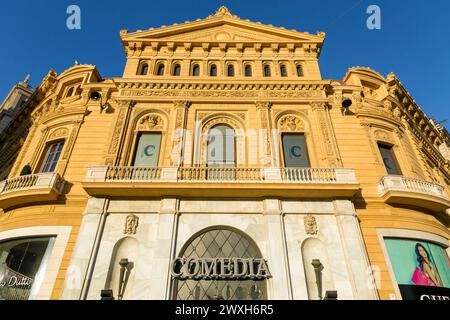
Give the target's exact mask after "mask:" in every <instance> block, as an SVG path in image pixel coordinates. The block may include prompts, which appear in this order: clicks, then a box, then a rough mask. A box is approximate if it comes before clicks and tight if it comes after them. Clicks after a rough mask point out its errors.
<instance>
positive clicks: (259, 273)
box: [171, 258, 272, 280]
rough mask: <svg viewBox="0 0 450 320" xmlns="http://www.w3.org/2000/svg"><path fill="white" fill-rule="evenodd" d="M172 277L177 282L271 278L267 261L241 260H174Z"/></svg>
mask: <svg viewBox="0 0 450 320" xmlns="http://www.w3.org/2000/svg"><path fill="white" fill-rule="evenodd" d="M171 272H172V277H173V278H174V279H178V280H185V279H194V280H228V279H234V280H247V279H252V280H263V279H268V278H271V277H272V275H271V273H270V271H269V267H268V265H267V261H266V260H264V259H242V258H204V259H188V258H176V259H174V260H173V261H172V266H171Z"/></svg>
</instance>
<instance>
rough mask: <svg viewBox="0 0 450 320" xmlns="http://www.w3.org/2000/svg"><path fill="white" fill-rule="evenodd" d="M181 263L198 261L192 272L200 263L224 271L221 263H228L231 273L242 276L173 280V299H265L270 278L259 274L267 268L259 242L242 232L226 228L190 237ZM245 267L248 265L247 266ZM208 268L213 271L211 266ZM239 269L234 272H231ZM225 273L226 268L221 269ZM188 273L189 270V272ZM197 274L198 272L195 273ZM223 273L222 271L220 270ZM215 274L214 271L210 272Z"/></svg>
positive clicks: (208, 230)
mask: <svg viewBox="0 0 450 320" xmlns="http://www.w3.org/2000/svg"><path fill="white" fill-rule="evenodd" d="M178 257H179V261H180V264H181V261H185V262H186V261H187V263H188V264H189V262H195V263H193V264H192V265H189V266H188V267H187V268H188V269H189V270H191V271H192V270H194V269H195V268H197V269H201V268H204V266H203V267H202V266H200V264H199V263H198V261H202V263H206V262H211V263H214V265H215V266H216V267H217V270H221V268H222V266H221V265H218V264H220V263H222V264H223V263H228V265H227V267H228V268H229V269H231V270H229V273H230V274H231V273H233V272H235V274H238V273H239V274H241V275H242V274H244V273H245V271H244V269H247V270H253V271H252V272H253V276H252V272H249V273H247V274H245V275H243V276H235V275H233V276H229V277H226V278H220V277H217V276H216V277H215V276H211V277H198V278H195V277H189V278H188V277H186V278H178V279H176V278H174V279H173V287H172V289H173V290H172V298H173V299H175V300H266V299H267V280H266V278H267V275H269V277H270V272H269V271H268V269H267V272H266V273H265V274H264V276H261V275H262V274H263V273H262V272H259V271H256V270H261V267H262V266H261V265H260V264H264V266H267V265H266V262H265V260H264V259H263V257H262V255H261V252H260V251H259V249H258V246H257V245H256V243H255V242H254V241H253V240H252V239H251V238H250V237H249V236H248V235H246V234H245V233H243V232H242V231H240V230H237V229H235V228H231V227H225V226H216V227H211V228H207V229H204V230H202V231H200V232H198V233H197V234H195V235H194V236H193V237H191V238H190V239H189V240H188V241H187V242H186V244H185V245H184V247H183V248H182V250H181V252H180V255H179V256H178ZM244 264H245V266H244ZM206 268H211V269H213V268H214V267H211V264H209V265H207V266H206ZM233 268H234V269H236V270H232V269H233ZM222 270H223V269H222ZM188 272H189V271H188ZM194 272H195V270H194ZM219 273H220V271H219ZM211 274H214V271H213V272H212V273H211Z"/></svg>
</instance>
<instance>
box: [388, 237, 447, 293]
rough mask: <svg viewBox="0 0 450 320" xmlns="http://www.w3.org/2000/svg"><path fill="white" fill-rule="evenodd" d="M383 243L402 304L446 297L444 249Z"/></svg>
mask: <svg viewBox="0 0 450 320" xmlns="http://www.w3.org/2000/svg"><path fill="white" fill-rule="evenodd" d="M384 242H385V245H386V249H387V253H388V255H389V260H390V263H391V266H392V269H393V271H394V275H395V280H396V282H397V284H398V286H399V291H400V293H401V296H402V298H403V299H404V300H434V299H433V297H432V296H435V297H438V296H441V297H443V296H446V297H449V296H450V262H449V257H448V254H447V253H446V251H445V248H444V247H442V246H441V245H438V244H436V243H432V242H428V241H423V240H415V239H405V238H385V239H384ZM447 299H448V298H447Z"/></svg>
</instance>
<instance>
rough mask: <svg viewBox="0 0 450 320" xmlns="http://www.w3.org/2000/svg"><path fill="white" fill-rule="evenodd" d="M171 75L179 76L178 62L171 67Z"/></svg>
mask: <svg viewBox="0 0 450 320" xmlns="http://www.w3.org/2000/svg"><path fill="white" fill-rule="evenodd" d="M177 69H178V74H176V70H177ZM172 76H174V77H179V76H181V65H180V64H179V63H175V64H174V66H173V69H172Z"/></svg>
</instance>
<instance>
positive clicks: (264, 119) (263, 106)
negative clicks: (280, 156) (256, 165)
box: [255, 101, 276, 167]
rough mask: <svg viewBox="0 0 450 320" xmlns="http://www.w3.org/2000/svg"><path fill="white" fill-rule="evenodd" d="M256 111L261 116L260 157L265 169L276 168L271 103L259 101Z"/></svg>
mask: <svg viewBox="0 0 450 320" xmlns="http://www.w3.org/2000/svg"><path fill="white" fill-rule="evenodd" d="M255 104H256V111H257V113H258V114H259V120H260V132H259V156H260V159H261V160H260V161H261V164H262V165H263V166H265V167H270V166H272V167H273V166H275V163H276V161H275V159H274V157H273V154H272V142H271V141H272V139H271V133H272V121H271V117H270V109H271V107H272V104H271V103H270V102H262V101H258V102H256V103H255Z"/></svg>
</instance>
